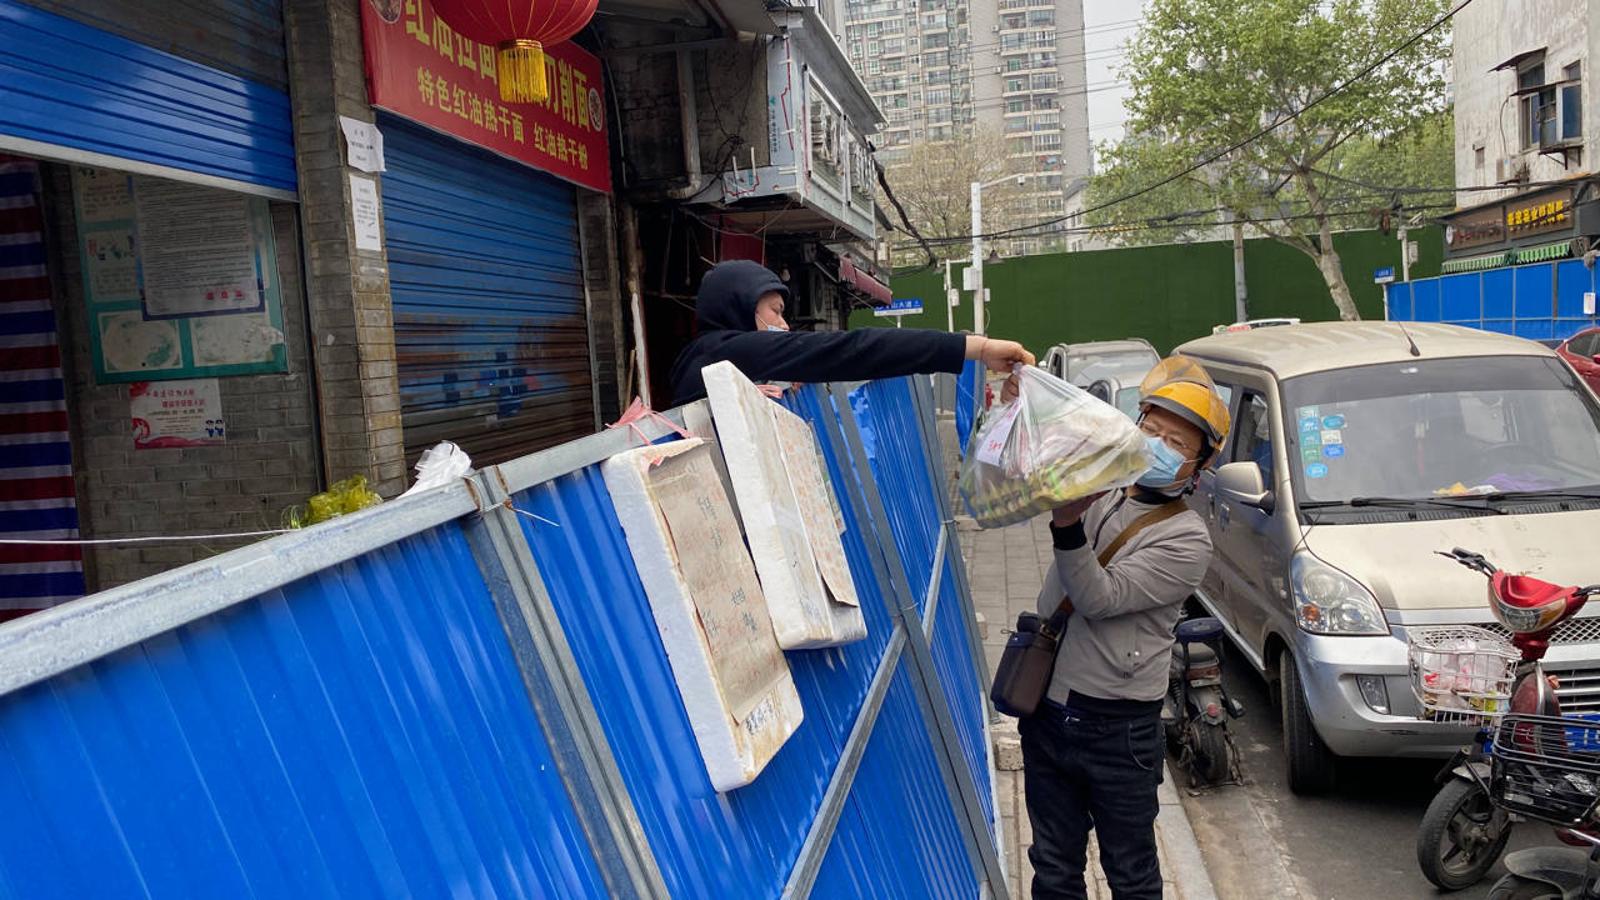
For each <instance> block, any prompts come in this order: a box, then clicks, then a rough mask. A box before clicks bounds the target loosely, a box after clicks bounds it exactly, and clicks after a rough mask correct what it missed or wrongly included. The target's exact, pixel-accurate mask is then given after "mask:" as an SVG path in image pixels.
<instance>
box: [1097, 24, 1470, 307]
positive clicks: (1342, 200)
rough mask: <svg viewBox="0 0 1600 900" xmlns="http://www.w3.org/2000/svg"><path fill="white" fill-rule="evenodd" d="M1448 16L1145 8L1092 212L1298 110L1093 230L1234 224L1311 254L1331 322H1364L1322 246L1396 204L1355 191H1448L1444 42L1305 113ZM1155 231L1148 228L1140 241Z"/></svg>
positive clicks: (1128, 236) (1161, 235)
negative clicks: (1125, 118) (1121, 124)
mask: <svg viewBox="0 0 1600 900" xmlns="http://www.w3.org/2000/svg"><path fill="white" fill-rule="evenodd" d="M1446 2H1447V0H1320V2H1319V0H1151V2H1150V3H1149V5H1148V6H1147V7H1146V12H1145V21H1144V24H1143V26H1142V27H1141V29H1140V31H1139V34H1138V36H1137V37H1135V38H1134V39H1133V41H1132V42H1131V45H1130V48H1129V56H1128V65H1127V72H1126V75H1127V77H1128V80H1129V83H1130V85H1131V87H1132V96H1131V97H1130V98H1129V100H1128V103H1127V106H1128V111H1129V112H1130V114H1131V119H1130V121H1129V123H1128V133H1129V135H1130V137H1129V138H1128V139H1126V140H1124V141H1123V142H1122V143H1121V144H1120V145H1117V146H1115V147H1109V148H1103V154H1102V158H1103V161H1104V163H1105V166H1104V169H1105V170H1106V174H1105V175H1104V176H1102V177H1101V178H1099V179H1097V183H1096V184H1095V185H1094V186H1093V187H1092V188H1091V191H1092V192H1091V195H1090V200H1089V205H1090V206H1091V207H1093V206H1094V205H1096V204H1097V203H1102V202H1105V201H1106V200H1108V199H1111V198H1114V197H1118V196H1122V195H1124V194H1127V193H1130V192H1131V191H1133V190H1137V189H1140V188H1143V187H1145V186H1148V185H1150V184H1154V183H1156V182H1157V181H1159V180H1161V179H1162V178H1165V177H1167V176H1168V175H1170V174H1171V173H1173V172H1176V171H1178V170H1181V169H1183V168H1186V167H1187V166H1189V165H1192V164H1194V163H1196V162H1199V161H1201V160H1204V159H1207V158H1209V157H1211V156H1213V155H1215V154H1216V153H1217V152H1218V151H1220V150H1222V149H1224V148H1227V147H1230V146H1232V145H1233V144H1236V143H1238V142H1240V141H1244V140H1245V139H1247V138H1249V137H1251V136H1252V135H1253V134H1255V133H1256V132H1257V131H1259V130H1260V129H1261V128H1263V127H1264V126H1266V125H1268V124H1271V123H1273V122H1275V121H1278V120H1280V119H1285V118H1288V117H1290V116H1291V115H1293V114H1294V112H1295V111H1296V110H1305V111H1304V112H1302V113H1300V114H1298V115H1293V118H1288V121H1286V122H1285V123H1284V124H1282V125H1280V126H1279V127H1277V128H1276V129H1274V130H1272V131H1271V132H1270V133H1268V134H1267V135H1265V136H1263V137H1260V138H1258V139H1255V140H1253V141H1250V142H1249V143H1248V144H1246V145H1245V146H1243V147H1241V148H1240V149H1238V150H1236V151H1234V152H1232V153H1230V154H1228V155H1227V156H1225V157H1223V158H1221V159H1218V160H1216V161H1215V162H1213V163H1211V164H1209V165H1207V166H1206V167H1204V168H1202V169H1200V170H1198V171H1196V172H1194V173H1193V174H1192V175H1190V176H1188V177H1186V178H1183V179H1180V180H1178V181H1176V182H1174V183H1173V184H1170V185H1166V186H1164V187H1162V188H1159V189H1157V190H1155V191H1152V192H1150V193H1147V194H1144V195H1143V196H1141V197H1140V198H1138V199H1137V200H1136V201H1130V202H1128V203H1123V204H1118V205H1116V206H1112V207H1110V208H1108V209H1106V210H1103V211H1100V212H1098V213H1093V214H1091V216H1090V221H1091V222H1093V223H1095V224H1103V225H1108V226H1114V227H1115V226H1122V228H1121V229H1120V230H1117V231H1114V232H1113V233H1114V234H1117V235H1119V236H1120V237H1121V238H1122V239H1123V240H1127V241H1135V240H1137V241H1147V240H1152V239H1154V240H1181V239H1184V238H1186V237H1190V238H1192V237H1195V236H1199V235H1201V234H1206V235H1208V236H1209V233H1210V232H1211V230H1212V229H1216V228H1217V227H1218V226H1219V225H1220V224H1221V223H1223V222H1226V221H1228V219H1229V217H1230V216H1237V217H1238V218H1239V219H1240V220H1243V221H1245V222H1246V223H1247V227H1248V228H1249V229H1250V230H1251V231H1253V232H1255V233H1259V234H1262V235H1265V236H1267V237H1271V238H1274V239H1276V240H1278V241H1281V242H1283V243H1285V244H1287V245H1289V246H1291V247H1294V248H1295V249H1297V250H1299V251H1301V252H1302V253H1304V254H1306V256H1308V257H1309V258H1310V259H1311V260H1312V261H1313V262H1314V263H1316V265H1317V269H1318V271H1319V272H1321V273H1322V276H1323V280H1324V282H1325V283H1326V284H1327V286H1328V291H1329V294H1330V296H1331V297H1332V299H1333V302H1334V304H1335V305H1336V306H1337V307H1338V310H1339V315H1340V317H1341V318H1344V319H1356V318H1359V314H1358V313H1357V311H1356V305H1355V301H1354V300H1353V299H1352V298H1351V296H1350V288H1349V286H1348V285H1347V284H1346V283H1345V280H1344V275H1343V272H1342V270H1341V269H1340V265H1339V257H1338V253H1337V252H1336V251H1335V250H1334V247H1333V232H1334V231H1336V230H1340V229H1342V228H1348V227H1352V226H1354V225H1358V224H1370V223H1371V221H1372V216H1373V210H1375V209H1381V208H1386V207H1388V206H1391V205H1392V204H1393V203H1394V200H1395V197H1394V196H1393V194H1392V192H1386V191H1376V190H1373V189H1372V188H1370V187H1363V186H1361V185H1360V184H1356V183H1353V182H1363V183H1365V184H1370V185H1383V186H1385V187H1388V186H1396V185H1423V186H1448V185H1449V184H1450V182H1451V179H1452V173H1451V171H1450V166H1449V163H1448V153H1449V151H1448V149H1447V148H1449V147H1450V146H1451V145H1452V144H1451V138H1450V134H1451V125H1450V121H1449V115H1448V112H1446V111H1445V104H1444V81H1443V76H1442V65H1441V63H1442V61H1443V60H1444V59H1445V57H1446V55H1447V53H1448V29H1447V28H1439V29H1436V30H1434V31H1433V32H1431V33H1429V34H1428V35H1426V36H1424V37H1423V38H1421V39H1420V40H1417V41H1416V42H1415V43H1413V44H1411V45H1410V46H1409V47H1407V48H1406V49H1405V50H1403V51H1401V52H1400V53H1399V54H1398V55H1396V56H1395V57H1394V58H1393V59H1391V60H1390V61H1389V62H1388V63H1386V64H1384V65H1382V66H1380V67H1379V68H1377V69H1376V70H1374V71H1373V72H1371V73H1368V74H1366V75H1363V76H1361V77H1360V78H1356V79H1355V80H1354V81H1353V82H1351V83H1350V84H1349V85H1348V86H1347V87H1343V88H1342V89H1340V90H1339V91H1338V92H1337V93H1333V94H1332V95H1331V96H1328V97H1327V99H1324V100H1321V101H1319V102H1317V103H1316V105H1314V106H1311V108H1310V109H1306V107H1307V106H1308V105H1309V104H1311V103H1312V102H1313V101H1315V100H1317V98H1319V97H1322V96H1323V95H1325V94H1328V92H1329V91H1330V90H1332V89H1333V88H1335V87H1336V86H1339V85H1341V84H1343V83H1344V82H1345V81H1347V80H1348V79H1351V78H1352V77H1353V76H1355V75H1356V74H1357V73H1358V72H1361V71H1362V70H1363V69H1365V68H1366V67H1367V66H1369V65H1371V64H1372V63H1373V62H1375V61H1376V60H1378V59H1379V58H1381V57H1383V56H1384V55H1385V54H1387V53H1389V52H1390V51H1391V50H1393V49H1394V48H1395V47H1397V46H1399V45H1400V44H1401V43H1402V42H1404V41H1406V40H1407V39H1409V38H1410V37H1412V36H1413V35H1416V34H1418V33H1420V32H1422V31H1423V29H1425V28H1427V27H1428V26H1429V25H1431V24H1432V23H1433V22H1434V21H1435V20H1436V19H1437V18H1438V17H1439V16H1440V15H1442V14H1443V13H1444V11H1445V10H1446V8H1447V7H1446ZM1441 154H1443V158H1441ZM1423 178H1427V179H1430V180H1429V181H1428V182H1423V181H1420V180H1418V179H1423ZM1440 179H1442V180H1440ZM1404 199H1405V200H1406V201H1407V202H1408V203H1414V202H1415V198H1414V197H1412V196H1409V195H1408V196H1406V197H1405V198H1404ZM1151 223H1155V224H1156V225H1157V226H1158V227H1156V228H1153V229H1148V228H1145V226H1148V225H1150V224H1151ZM1128 226H1137V229H1138V230H1136V229H1135V228H1133V227H1128Z"/></svg>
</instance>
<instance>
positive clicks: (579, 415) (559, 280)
mask: <svg viewBox="0 0 1600 900" xmlns="http://www.w3.org/2000/svg"><path fill="white" fill-rule="evenodd" d="M381 125H382V128H383V131H384V143H385V148H384V149H385V156H386V158H387V162H388V171H387V172H386V173H385V174H384V178H383V221H384V232H385V236H386V241H387V244H388V252H389V287H390V292H391V294H392V296H393V298H394V322H395V352H396V355H397V357H398V367H399V376H400V396H401V403H402V419H403V424H404V428H405V442H406V452H407V455H408V456H409V457H410V458H412V459H415V458H416V456H418V455H419V454H420V453H421V452H422V451H423V450H424V449H426V448H427V447H430V446H432V445H433V444H434V443H436V442H438V441H441V440H451V441H455V442H456V443H457V444H460V445H461V446H462V448H463V449H465V450H466V451H467V452H468V453H469V454H471V456H472V459H473V462H475V463H477V464H479V465H483V464H486V463H494V462H503V461H505V460H508V459H511V458H513V457H516V456H520V455H522V454H524V453H528V452H531V451H533V450H538V449H542V448H544V447H549V446H553V445H555V444H558V443H560V442H562V441H565V440H570V439H572V438H575V437H579V436H582V435H585V434H589V433H592V432H593V431H594V424H595V411H594V392H593V388H592V387H591V384H590V381H591V374H590V358H589V339H588V323H587V321H586V319H585V315H584V296H583V279H582V265H581V261H580V255H579V254H580V251H579V243H578V225H577V211H576V199H575V197H574V195H573V188H572V187H571V186H570V185H567V184H565V183H563V182H561V181H558V180H557V179H555V178H552V177H550V176H548V175H544V174H542V173H539V172H536V171H534V170H532V169H529V168H527V167H526V166H522V165H518V164H516V163H513V162H510V161H508V160H505V159H501V158H500V157H498V156H495V155H493V154H490V153H487V152H484V151H481V150H478V149H476V148H473V147H470V146H468V145H467V144H464V143H462V142H460V141H457V140H454V139H452V138H448V137H445V136H443V135H439V134H436V133H434V132H432V131H428V130H426V129H424V128H422V127H420V126H417V125H414V124H411V123H409V122H406V121H405V120H403V119H398V118H395V117H393V116H384V117H383V119H382V121H381Z"/></svg>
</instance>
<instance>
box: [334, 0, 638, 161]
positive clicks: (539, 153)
mask: <svg viewBox="0 0 1600 900" xmlns="http://www.w3.org/2000/svg"><path fill="white" fill-rule="evenodd" d="M361 32H362V35H363V36H364V37H365V39H366V52H367V90H368V91H369V93H370V94H371V100H372V105H373V106H377V107H381V108H383V109H386V110H389V111H390V112H394V113H398V114H399V115H402V116H405V117H406V118H408V119H413V120H415V121H417V122H421V123H422V124H424V125H427V126H429V127H430V128H436V129H438V130H439V131H442V132H444V133H446V134H449V135H451V136H453V137H457V138H460V139H461V140H464V141H467V142H468V143H471V144H476V145H478V146H480V147H484V148H487V149H489V150H493V151H494V152H496V153H499V154H501V155H502V156H507V157H510V158H512V159H514V160H516V161H518V162H521V163H526V164H528V165H530V166H533V167H534V168H536V169H540V170H542V171H545V172H549V173H550V174H552V175H556V176H558V177H560V178H564V179H566V180H567V181H571V182H573V183H575V184H578V185H580V186H582V187H586V188H590V189H591V190H596V191H603V192H605V193H610V192H611V156H610V152H609V151H608V149H607V144H606V131H605V122H606V116H605V104H604V101H605V98H604V94H603V91H604V87H605V85H604V83H603V81H602V79H601V74H600V60H599V59H598V58H596V57H595V56H594V55H593V54H591V53H589V52H588V51H586V50H584V49H583V48H582V47H579V46H577V45H576V44H574V43H572V42H571V41H567V42H565V43H561V44H557V45H555V46H553V47H546V48H544V52H545V74H546V75H547V76H548V78H549V83H550V98H549V100H547V101H546V102H544V103H506V102H504V101H502V100H501V99H500V86H499V83H498V82H497V81H496V79H495V48H494V47H493V46H490V45H488V44H480V43H477V42H475V41H471V40H468V39H467V38H465V37H462V36H461V35H460V34H457V33H456V31H455V29H454V28H452V27H451V26H450V23H449V22H448V21H446V20H445V19H443V18H441V17H440V16H438V15H437V14H435V13H434V10H433V4H432V3H431V2H429V0H363V2H362V3H361Z"/></svg>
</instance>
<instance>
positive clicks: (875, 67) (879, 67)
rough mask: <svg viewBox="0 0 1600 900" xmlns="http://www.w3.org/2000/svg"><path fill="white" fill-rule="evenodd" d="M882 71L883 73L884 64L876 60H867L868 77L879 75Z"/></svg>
mask: <svg viewBox="0 0 1600 900" xmlns="http://www.w3.org/2000/svg"><path fill="white" fill-rule="evenodd" d="M881 71H883V63H881V62H878V61H877V60H876V59H868V60H867V74H868V75H877V74H878V73H879V72H881Z"/></svg>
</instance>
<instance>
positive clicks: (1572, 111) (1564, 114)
mask: <svg viewBox="0 0 1600 900" xmlns="http://www.w3.org/2000/svg"><path fill="white" fill-rule="evenodd" d="M1561 75H1562V80H1561V101H1560V102H1561V139H1562V140H1564V141H1578V140H1582V139H1583V63H1573V64H1572V65H1570V66H1567V67H1566V68H1565V69H1562V70H1561Z"/></svg>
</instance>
